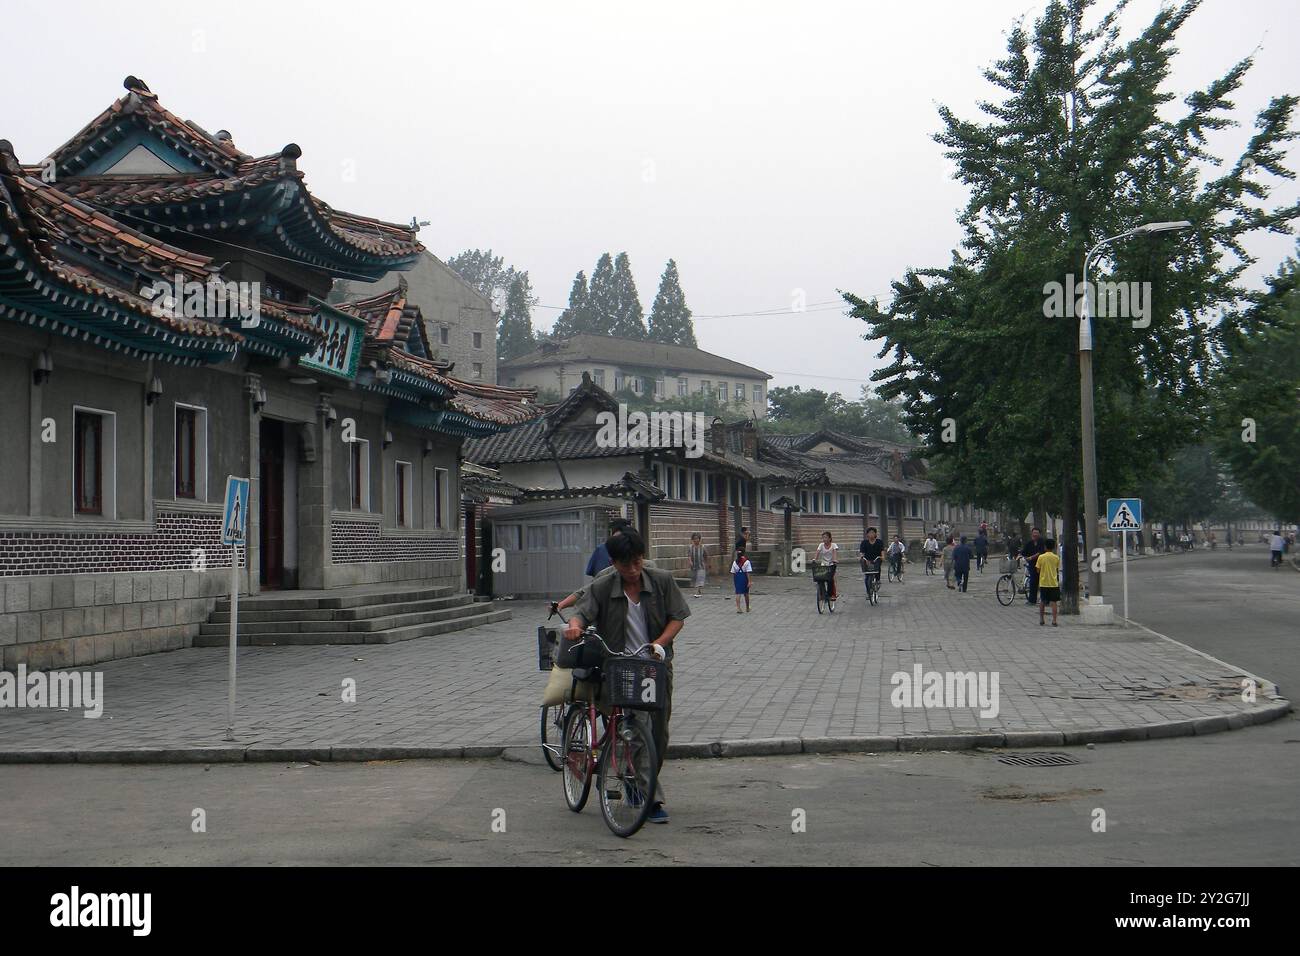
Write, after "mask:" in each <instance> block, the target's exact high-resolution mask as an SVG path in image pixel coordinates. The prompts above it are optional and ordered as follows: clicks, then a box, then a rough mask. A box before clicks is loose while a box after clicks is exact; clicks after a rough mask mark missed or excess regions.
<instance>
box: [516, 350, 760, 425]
mask: <svg viewBox="0 0 1300 956" xmlns="http://www.w3.org/2000/svg"><path fill="white" fill-rule="evenodd" d="M583 373H586V374H588V375H590V376H591V380H592V383H593V384H595V385H597V386H598V387H600V388H602V389H604V390H605V391H607V392H620V391H623V390H624V389H629V390H631V391H632V392H635V393H636V394H638V395H644V396H646V397H654V398H656V399H658V400H663V399H665V398H679V397H680V398H685V397H687V396H690V395H699V394H703V393H707V394H711V395H714V396H716V397H717V398H718V399H719V400H720V401H725V402H726V404H727V406H728V411H729V412H730V413H732V414H735V415H739V416H742V417H744V418H749V417H750V415H751V414H753V415H755V416H757V417H758V418H766V417H767V383H768V381H769V380H770V379H771V378H772V376H771V375H769V374H767V372H764V371H762V370H761V369H757V368H754V367H753V366H750V365H742V364H741V363H740V362H733V361H732V360H731V359H728V358H723V357H722V356H720V355H714V354H713V353H712V352H705V351H704V350H703V349H693V348H688V347H686V346H684V345H664V344H663V343H661V342H643V341H640V340H637V339H620V338H614V337H613V336H609V335H575V336H572V337H571V338H567V339H560V340H558V341H556V342H546V343H543V345H542V346H541V347H540V348H538V349H535V350H534V351H532V352H529V353H528V354H527V355H521V356H519V357H518V358H513V359H511V360H510V361H508V362H502V363H501V366H500V369H499V371H498V373H497V378H498V384H501V385H506V386H509V387H511V388H535V389H537V390H538V391H539V392H547V391H551V392H557V393H558V394H559V395H560V397H561V398H564V397H565V396H567V395H568V394H569V393H570V392H572V391H574V390H575V389H576V388H577V387H578V386H579V385H581V384H582V376H583Z"/></svg>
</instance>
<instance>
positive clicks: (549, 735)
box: [537, 604, 568, 773]
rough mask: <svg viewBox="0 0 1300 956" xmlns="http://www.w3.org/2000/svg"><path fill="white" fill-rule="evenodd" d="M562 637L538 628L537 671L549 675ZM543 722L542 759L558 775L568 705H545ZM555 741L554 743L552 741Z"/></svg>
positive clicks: (556, 609) (560, 767) (543, 628)
mask: <svg viewBox="0 0 1300 956" xmlns="http://www.w3.org/2000/svg"><path fill="white" fill-rule="evenodd" d="M557 612H558V608H556V606H555V605H554V604H552V605H551V613H550V614H548V615H546V619H547V620H548V621H549V620H550V619H551V618H552V617H554V616H555V615H556V613H557ZM559 638H560V635H559V633H558V632H557V631H554V630H551V629H550V628H547V627H544V626H539V627H538V628H537V669H538V670H540V671H544V672H547V673H549V672H550V670H551V668H552V667H553V666H554V664H555V651H556V648H557V647H558V645H559ZM541 710H542V720H541V724H542V727H541V734H540V736H541V738H542V757H543V758H544V759H545V760H546V764H547V766H549V767H550V768H551V769H552V770H554V771H555V772H556V773H559V772H560V770H561V769H563V765H562V763H561V751H560V740H562V739H563V733H564V717H565V714H566V713H567V710H568V705H566V704H563V703H559V704H543V705H542V708H541ZM552 740H554V741H555V742H554V743H551V741H552Z"/></svg>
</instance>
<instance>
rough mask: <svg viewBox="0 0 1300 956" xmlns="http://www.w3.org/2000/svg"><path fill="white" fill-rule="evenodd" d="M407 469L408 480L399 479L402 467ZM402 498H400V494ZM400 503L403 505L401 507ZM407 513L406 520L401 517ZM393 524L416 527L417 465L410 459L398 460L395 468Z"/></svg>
mask: <svg viewBox="0 0 1300 956" xmlns="http://www.w3.org/2000/svg"><path fill="white" fill-rule="evenodd" d="M403 468H405V469H406V482H405V484H403V483H402V482H400V481H399V480H398V475H400V474H401V473H402V469H403ZM399 493H400V495H401V499H402V500H400V501H399V500H398V495H399ZM398 505H401V507H400V508H399V507H398ZM402 512H405V513H406V520H405V521H403V520H402V518H401V515H402ZM393 525H394V526H395V527H398V528H414V527H415V466H414V465H412V464H411V463H410V462H409V461H400V460H399V461H396V462H394V468H393Z"/></svg>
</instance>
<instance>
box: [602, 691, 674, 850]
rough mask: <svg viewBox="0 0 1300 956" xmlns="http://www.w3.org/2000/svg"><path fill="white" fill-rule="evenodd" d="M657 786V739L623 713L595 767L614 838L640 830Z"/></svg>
mask: <svg viewBox="0 0 1300 956" xmlns="http://www.w3.org/2000/svg"><path fill="white" fill-rule="evenodd" d="M658 783H659V762H658V760H657V759H656V755H655V742H654V738H653V737H651V736H650V734H649V732H648V731H647V730H646V729H645V728H644V727H643V726H642V725H641V722H640V721H638V720H633V719H632V718H631V717H630V716H629V715H628V714H620V715H619V716H618V717H616V718H615V721H614V728H613V732H612V733H610V734H608V735H607V736H606V737H605V744H604V746H602V747H601V748H600V760H599V762H598V763H597V765H596V786H597V788H598V789H599V791H600V815H601V816H602V817H604V818H605V824H606V825H607V826H608V827H609V828H610V829H611V830H613V831H614V835H615V836H621V837H630V836H631V835H632V834H633V833H636V831H637V830H640V829H641V826H642V824H644V823H645V821H646V817H648V816H650V808H651V806H653V804H654V795H655V787H656V786H658Z"/></svg>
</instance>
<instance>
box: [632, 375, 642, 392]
mask: <svg viewBox="0 0 1300 956" xmlns="http://www.w3.org/2000/svg"><path fill="white" fill-rule="evenodd" d="M632 391H633V392H634V393H635V394H637V395H640V394H641V376H640V375H633V376H632Z"/></svg>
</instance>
